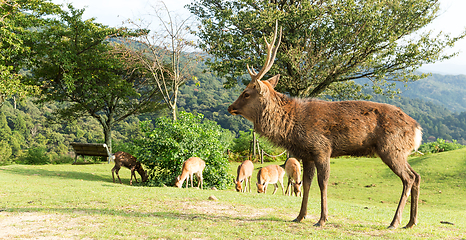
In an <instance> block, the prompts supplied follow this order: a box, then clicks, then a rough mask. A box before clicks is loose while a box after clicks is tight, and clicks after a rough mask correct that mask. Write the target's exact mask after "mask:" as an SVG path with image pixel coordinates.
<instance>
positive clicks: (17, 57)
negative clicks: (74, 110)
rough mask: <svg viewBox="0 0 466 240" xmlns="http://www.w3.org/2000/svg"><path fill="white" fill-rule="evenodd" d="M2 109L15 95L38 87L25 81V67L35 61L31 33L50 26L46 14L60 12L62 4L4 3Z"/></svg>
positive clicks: (0, 22)
mask: <svg viewBox="0 0 466 240" xmlns="http://www.w3.org/2000/svg"><path fill="white" fill-rule="evenodd" d="M0 5H1V7H0V108H1V107H2V106H3V104H4V101H5V100H7V99H8V98H9V97H11V96H19V97H20V98H22V97H24V96H25V95H26V94H27V93H36V92H37V90H38V88H37V87H32V86H27V85H25V84H23V82H21V80H22V77H23V75H22V73H21V71H22V70H23V67H24V66H25V63H26V62H28V61H33V59H34V57H35V56H34V55H33V54H32V52H33V51H31V48H30V46H31V45H30V44H31V43H32V44H33V42H34V41H31V31H34V29H36V28H38V27H42V26H45V25H47V24H49V23H50V21H49V20H50V19H49V18H44V17H43V16H44V15H47V14H52V13H56V12H58V10H59V8H58V5H56V4H53V3H51V2H48V1H44V0H31V1H24V0H10V1H2V2H1V3H0Z"/></svg>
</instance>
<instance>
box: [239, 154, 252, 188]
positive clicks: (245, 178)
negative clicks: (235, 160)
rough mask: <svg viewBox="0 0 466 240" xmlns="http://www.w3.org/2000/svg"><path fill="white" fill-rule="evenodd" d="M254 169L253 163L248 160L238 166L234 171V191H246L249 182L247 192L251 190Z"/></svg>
mask: <svg viewBox="0 0 466 240" xmlns="http://www.w3.org/2000/svg"><path fill="white" fill-rule="evenodd" d="M253 170H254V165H253V164H252V162H251V161H250V160H246V161H244V162H243V163H241V164H240V165H239V166H238V170H237V171H236V173H237V177H236V181H235V184H236V191H237V192H246V191H247V189H248V183H249V192H251V177H252V171H253ZM243 182H244V189H243V186H242V185H243Z"/></svg>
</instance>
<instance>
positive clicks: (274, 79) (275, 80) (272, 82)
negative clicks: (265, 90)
mask: <svg viewBox="0 0 466 240" xmlns="http://www.w3.org/2000/svg"><path fill="white" fill-rule="evenodd" d="M279 79H280V74H277V75H275V76H273V77H271V78H269V79H267V81H268V82H269V83H270V85H272V87H273V88H275V86H277V83H278V80H279Z"/></svg>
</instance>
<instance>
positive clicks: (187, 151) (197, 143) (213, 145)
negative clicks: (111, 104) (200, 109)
mask: <svg viewBox="0 0 466 240" xmlns="http://www.w3.org/2000/svg"><path fill="white" fill-rule="evenodd" d="M203 118H204V117H203V115H202V114H197V115H194V114H191V113H186V112H180V113H179V115H178V120H177V121H173V120H172V119H170V118H168V117H160V118H158V119H156V120H154V128H153V129H150V128H149V127H148V126H149V123H148V122H142V123H141V128H142V131H143V132H144V134H145V137H144V138H142V139H141V140H138V141H136V145H137V149H138V151H139V152H138V154H137V156H138V160H139V161H140V162H141V163H143V164H144V165H145V166H146V167H147V168H148V170H149V181H148V183H149V185H155V186H162V185H173V183H174V181H175V179H176V177H177V176H178V175H180V174H181V166H182V163H183V162H184V161H185V160H187V159H188V158H190V157H200V158H201V159H202V160H204V161H205V162H206V168H205V169H204V172H203V177H204V187H206V188H210V187H216V188H218V189H225V188H226V187H227V185H228V184H229V183H231V182H233V181H232V180H233V176H231V175H230V174H228V165H229V162H228V159H227V156H226V155H225V154H224V153H225V151H226V149H227V148H228V146H229V143H230V141H231V139H232V137H233V136H232V134H231V132H230V131H228V130H225V129H222V128H221V127H220V126H219V125H218V124H217V123H216V122H213V121H209V120H204V119H203Z"/></svg>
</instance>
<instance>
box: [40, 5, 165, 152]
mask: <svg viewBox="0 0 466 240" xmlns="http://www.w3.org/2000/svg"><path fill="white" fill-rule="evenodd" d="M83 12H84V9H75V8H74V7H73V6H72V5H68V11H62V12H61V13H60V15H59V18H58V21H57V23H56V24H55V25H54V26H52V27H47V28H44V29H41V31H38V32H37V34H38V36H37V38H36V39H37V43H36V44H35V47H34V51H36V52H37V54H41V57H40V58H38V59H37V60H36V61H35V62H34V63H33V67H34V68H33V71H32V72H33V74H32V75H33V77H34V78H33V79H32V83H34V84H36V85H37V86H40V87H41V90H42V93H43V94H42V95H41V98H40V101H42V102H48V101H58V102H61V103H63V104H61V107H60V108H58V109H56V110H55V111H54V113H55V114H56V117H57V118H58V119H60V120H69V119H77V118H80V117H83V116H92V117H94V118H95V119H97V120H98V121H99V123H100V124H101V126H102V128H103V132H104V136H105V143H106V144H107V145H108V146H110V147H111V139H112V128H113V127H114V126H115V124H116V123H117V122H119V121H122V120H124V119H125V118H127V117H129V116H131V115H137V114H140V113H145V112H151V111H156V110H158V109H160V108H161V107H162V105H161V104H160V103H161V101H162V98H161V95H160V92H159V90H158V89H157V88H156V87H155V84H154V83H153V81H152V80H151V78H146V77H145V73H144V72H142V71H139V70H138V69H139V68H138V67H137V66H134V65H133V64H134V62H126V61H123V57H122V56H121V51H120V50H119V49H121V48H124V47H128V46H125V45H123V44H121V42H122V41H118V38H122V37H135V36H138V35H139V34H140V32H134V31H129V30H127V29H123V28H120V29H119V28H111V27H107V26H104V25H102V24H99V23H95V22H94V19H88V20H83V19H82V14H83ZM119 42H120V43H119Z"/></svg>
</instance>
